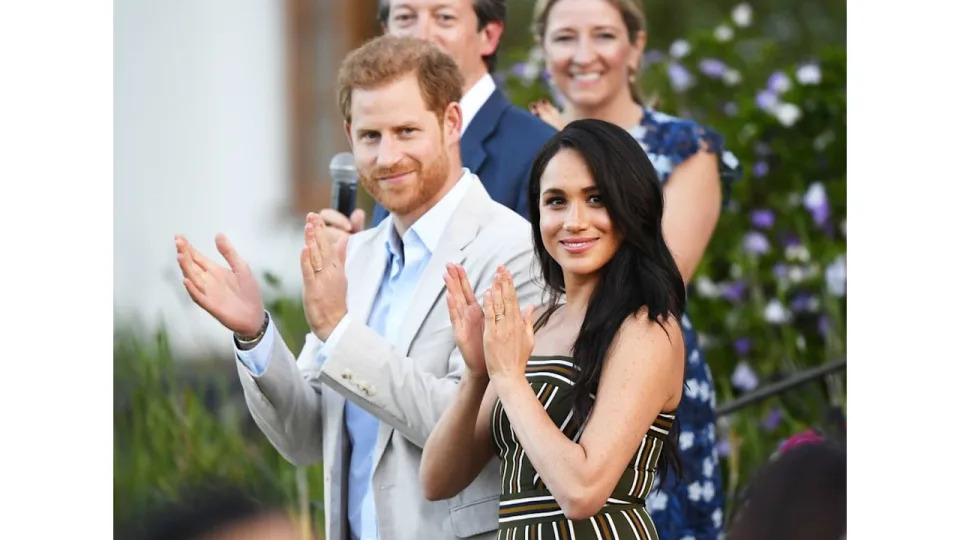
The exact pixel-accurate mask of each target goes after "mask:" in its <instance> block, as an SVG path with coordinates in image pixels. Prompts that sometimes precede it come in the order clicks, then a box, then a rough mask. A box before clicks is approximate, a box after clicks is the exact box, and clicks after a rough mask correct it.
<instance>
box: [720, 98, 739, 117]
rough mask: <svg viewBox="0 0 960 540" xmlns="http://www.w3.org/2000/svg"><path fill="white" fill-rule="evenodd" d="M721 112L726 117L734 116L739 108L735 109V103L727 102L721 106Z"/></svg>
mask: <svg viewBox="0 0 960 540" xmlns="http://www.w3.org/2000/svg"><path fill="white" fill-rule="evenodd" d="M723 112H724V113H726V115H727V116H734V115H735V114H737V113H738V112H740V108H739V107H737V104H736V103H734V102H732V101H728V102H726V103H724V104H723Z"/></svg>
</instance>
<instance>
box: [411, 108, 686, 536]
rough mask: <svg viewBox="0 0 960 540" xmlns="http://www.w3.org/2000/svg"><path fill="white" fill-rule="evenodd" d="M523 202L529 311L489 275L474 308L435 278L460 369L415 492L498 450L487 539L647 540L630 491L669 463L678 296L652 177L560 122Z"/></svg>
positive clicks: (436, 486) (636, 160)
mask: <svg viewBox="0 0 960 540" xmlns="http://www.w3.org/2000/svg"><path fill="white" fill-rule="evenodd" d="M529 201H530V216H531V219H532V223H533V225H534V226H533V240H534V249H535V252H536V255H537V259H538V261H539V263H540V270H541V275H542V278H543V281H544V283H545V286H546V292H547V293H548V299H547V303H546V305H545V306H542V307H541V308H540V309H539V310H537V312H536V313H535V312H534V309H533V307H532V306H529V307H527V309H525V310H524V311H522V312H521V309H520V306H519V305H518V304H517V299H516V294H515V292H514V289H513V282H512V279H511V276H510V274H509V273H508V272H507V271H506V270H505V269H503V267H501V268H500V269H499V271H498V274H497V277H496V278H495V280H494V283H493V286H492V287H491V288H490V289H489V290H487V291H486V292H485V293H484V294H483V299H482V302H483V305H482V307H481V305H480V303H478V302H477V300H476V298H475V297H474V293H473V291H472V288H471V285H470V283H468V282H467V279H466V274H465V273H464V271H463V269H462V268H460V267H458V266H457V265H450V266H448V273H447V275H446V276H445V277H444V279H445V282H446V285H447V306H448V308H449V311H450V319H451V323H452V324H453V327H454V330H455V333H456V336H457V345H458V347H459V349H460V352H461V354H462V356H463V359H464V364H465V369H464V372H463V376H462V378H461V381H460V386H459V390H458V393H457V396H456V398H455V400H454V403H453V404H452V405H451V406H450V407H449V408H448V409H447V410H446V411H445V412H444V414H443V416H442V418H441V419H440V422H439V424H438V425H437V427H436V428H435V429H434V431H433V432H432V433H431V435H430V438H429V439H428V440H427V443H426V446H425V447H424V453H423V458H422V461H421V469H420V480H421V483H422V484H423V488H424V493H425V494H426V495H427V497H428V498H430V499H431V500H437V499H444V498H449V497H452V496H454V495H456V494H457V493H458V492H460V491H461V490H462V489H463V488H465V487H466V486H467V485H468V484H469V483H470V482H471V481H473V479H474V478H476V476H477V475H478V473H479V472H480V471H481V470H482V469H483V468H484V466H486V465H487V464H488V462H489V461H490V458H491V457H493V456H494V455H498V456H499V458H500V473H501V493H500V527H499V534H500V538H508V537H509V538H515V537H518V536H519V535H523V536H522V537H524V538H532V537H536V538H573V537H578V538H586V537H587V536H584V535H589V537H593V536H594V535H595V536H597V537H599V538H614V537H620V538H626V537H633V538H658V536H657V531H656V528H655V527H654V524H653V521H652V520H651V518H650V514H649V513H648V512H647V509H646V506H645V497H646V496H647V494H648V493H649V492H650V489H651V487H652V485H653V479H654V476H655V474H657V473H658V472H659V471H662V470H663V468H664V467H665V466H666V464H667V462H668V461H669V462H672V463H673V464H674V465H675V464H676V448H675V445H674V444H673V442H672V440H671V439H670V437H669V434H670V432H671V426H672V424H673V420H674V413H673V411H674V410H675V409H676V407H677V406H678V404H679V403H680V398H681V395H682V392H683V389H682V384H683V370H684V345H683V334H682V331H681V328H680V318H681V317H682V314H683V309H684V301H685V298H684V294H685V293H684V286H683V278H682V277H681V275H680V271H679V270H678V268H677V265H676V263H675V262H674V259H673V257H672V255H671V254H670V251H669V250H668V249H667V245H666V243H665V242H664V239H663V233H662V230H661V228H662V227H661V220H662V217H663V196H662V194H661V191H660V183H659V181H658V179H657V174H656V171H655V170H654V168H653V165H652V164H651V163H650V161H649V160H648V159H647V156H646V155H645V154H644V152H643V150H642V149H641V148H640V147H639V146H638V145H637V144H636V142H635V141H634V140H633V138H632V137H631V136H630V135H629V134H628V133H627V132H626V131H624V130H623V129H621V128H619V127H617V126H615V125H613V124H610V123H608V122H604V121H602V120H581V121H576V122H571V123H570V124H568V125H567V126H566V127H565V128H564V129H563V131H561V132H560V133H558V134H556V135H555V136H554V137H553V138H551V139H550V140H549V141H548V142H547V143H546V145H544V147H543V148H542V149H541V151H540V153H539V155H538V156H537V158H536V160H535V161H534V164H533V168H532V170H531V174H530V197H529ZM661 454H662V455H661ZM668 457H672V458H673V459H670V460H668V459H666V458H668ZM661 458H663V459H661Z"/></svg>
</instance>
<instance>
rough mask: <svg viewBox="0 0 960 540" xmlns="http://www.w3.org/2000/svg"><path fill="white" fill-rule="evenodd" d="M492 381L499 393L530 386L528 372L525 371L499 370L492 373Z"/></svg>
mask: <svg viewBox="0 0 960 540" xmlns="http://www.w3.org/2000/svg"><path fill="white" fill-rule="evenodd" d="M490 382H491V383H493V385H494V386H496V388H497V393H501V392H509V391H511V390H513V389H515V388H518V387H523V388H526V387H528V386H529V384H528V383H527V377H526V374H525V373H523V372H516V373H512V372H498V373H491V374H490Z"/></svg>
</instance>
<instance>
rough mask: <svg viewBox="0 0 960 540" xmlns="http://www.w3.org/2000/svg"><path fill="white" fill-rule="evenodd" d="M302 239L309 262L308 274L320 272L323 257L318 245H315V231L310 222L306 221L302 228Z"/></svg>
mask: <svg viewBox="0 0 960 540" xmlns="http://www.w3.org/2000/svg"><path fill="white" fill-rule="evenodd" d="M303 237H304V238H303V239H304V244H305V246H304V247H305V249H306V250H307V255H308V258H309V262H310V272H311V273H313V272H315V271H319V270H322V269H323V256H322V255H321V254H320V245H319V244H318V243H317V229H316V227H314V226H313V222H312V221H308V222H307V224H306V225H305V226H304V227H303Z"/></svg>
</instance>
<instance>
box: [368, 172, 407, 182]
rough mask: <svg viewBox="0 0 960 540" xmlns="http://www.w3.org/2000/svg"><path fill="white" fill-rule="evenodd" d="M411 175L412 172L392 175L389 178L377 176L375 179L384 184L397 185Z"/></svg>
mask: <svg viewBox="0 0 960 540" xmlns="http://www.w3.org/2000/svg"><path fill="white" fill-rule="evenodd" d="M412 174H413V171H408V172H403V173H398V174H393V175H390V176H379V177H377V182H384V183H386V184H397V183H400V182H402V181H404V180H406V179H407V178H408V177H409V176H410V175H412Z"/></svg>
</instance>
